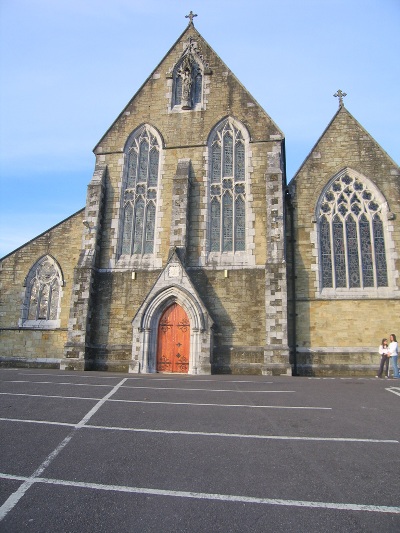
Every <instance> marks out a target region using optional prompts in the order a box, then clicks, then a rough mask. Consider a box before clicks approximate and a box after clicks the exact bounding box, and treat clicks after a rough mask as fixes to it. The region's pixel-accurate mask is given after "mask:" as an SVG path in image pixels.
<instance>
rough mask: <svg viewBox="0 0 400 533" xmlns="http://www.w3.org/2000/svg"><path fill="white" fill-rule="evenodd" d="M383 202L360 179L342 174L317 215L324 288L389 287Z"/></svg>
mask: <svg viewBox="0 0 400 533" xmlns="http://www.w3.org/2000/svg"><path fill="white" fill-rule="evenodd" d="M383 215H384V213H383V203H382V200H381V199H379V198H378V197H377V194H375V193H374V192H373V190H372V188H371V187H369V186H368V184H367V183H366V182H364V181H363V180H361V179H360V178H358V177H353V176H351V175H349V174H348V173H342V175H340V176H339V177H337V178H336V179H335V180H334V181H333V182H332V183H331V185H330V187H329V188H328V189H327V190H326V191H325V192H324V194H323V197H322V198H321V201H320V206H319V213H318V226H319V249H320V262H321V285H322V288H323V289H324V288H332V289H368V288H379V287H387V286H388V273H387V261H386V251H385V232H384V216H383Z"/></svg>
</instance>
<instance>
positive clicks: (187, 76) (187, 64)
mask: <svg viewBox="0 0 400 533" xmlns="http://www.w3.org/2000/svg"><path fill="white" fill-rule="evenodd" d="M172 77H173V91H172V93H173V101H172V107H174V106H180V107H181V109H193V108H195V107H196V105H197V104H200V103H201V101H202V92H203V71H202V68H201V66H200V65H199V63H198V62H197V61H196V59H195V58H194V56H193V55H192V54H191V53H186V54H185V55H184V56H183V58H182V59H181V60H180V61H179V62H178V64H177V65H176V67H175V68H174V71H173V76H172Z"/></svg>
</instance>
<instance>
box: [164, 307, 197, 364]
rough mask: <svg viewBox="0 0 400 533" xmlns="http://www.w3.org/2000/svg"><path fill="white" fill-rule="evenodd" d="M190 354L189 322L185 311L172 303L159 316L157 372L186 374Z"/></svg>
mask: <svg viewBox="0 0 400 533" xmlns="http://www.w3.org/2000/svg"><path fill="white" fill-rule="evenodd" d="M189 354H190V322H189V319H188V316H187V314H186V312H185V310H184V309H183V308H182V307H181V306H180V305H178V304H176V303H174V304H172V305H171V306H170V307H168V308H167V309H166V310H165V311H164V313H163V314H162V316H161V319H160V322H159V325H158V336H157V371H158V372H179V373H182V374H185V373H186V374H187V372H188V370H189Z"/></svg>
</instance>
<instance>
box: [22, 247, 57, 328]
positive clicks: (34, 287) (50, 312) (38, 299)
mask: <svg viewBox="0 0 400 533" xmlns="http://www.w3.org/2000/svg"><path fill="white" fill-rule="evenodd" d="M26 287H27V288H26V295H25V305H24V308H23V317H22V318H23V322H25V321H26V320H29V321H43V320H44V321H51V320H57V319H58V314H59V300H60V294H61V273H60V269H59V268H58V266H57V264H56V263H55V261H54V260H53V259H52V258H51V257H50V256H45V257H44V258H42V259H41V260H40V261H38V262H37V263H36V264H35V265H34V266H33V267H32V269H31V270H30V272H29V274H28V276H27V278H26Z"/></svg>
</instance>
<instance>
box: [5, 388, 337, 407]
mask: <svg viewBox="0 0 400 533" xmlns="http://www.w3.org/2000/svg"><path fill="white" fill-rule="evenodd" d="M113 390H114V389H113ZM0 394H2V395H5V396H28V397H33V398H61V399H66V400H92V401H99V400H101V398H82V397H81V396H56V395H46V394H26V393H22V392H21V393H17V392H0ZM106 401H107V400H106ZM108 401H109V402H120V403H145V404H156V405H190V406H192V407H243V408H246V407H247V408H249V409H305V410H312V411H331V410H332V407H309V406H297V405H296V406H289V405H249V404H223V403H189V402H156V401H148V400H115V399H108Z"/></svg>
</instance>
